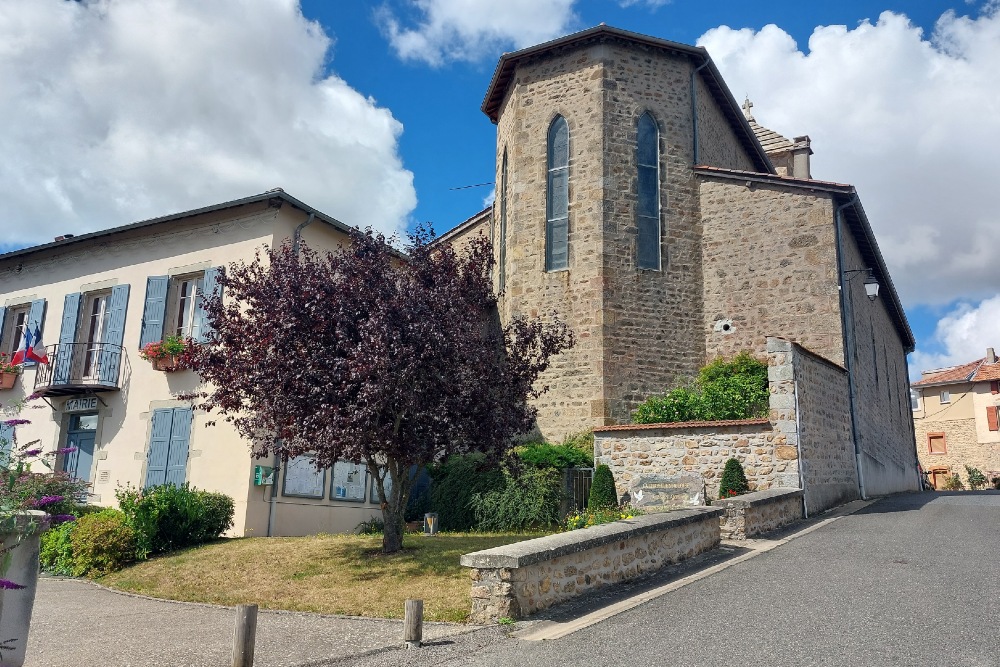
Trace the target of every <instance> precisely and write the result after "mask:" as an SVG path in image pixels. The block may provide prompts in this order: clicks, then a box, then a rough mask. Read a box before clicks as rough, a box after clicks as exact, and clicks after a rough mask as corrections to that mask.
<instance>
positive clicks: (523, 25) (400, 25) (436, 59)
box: [378, 0, 576, 66]
mask: <svg viewBox="0 0 1000 667" xmlns="http://www.w3.org/2000/svg"><path fill="white" fill-rule="evenodd" d="M574 2H575V0H545V1H544V2H539V0H503V1H502V2H497V1H496V0H408V3H407V4H408V6H409V8H410V9H412V10H414V11H415V13H416V15H418V17H419V18H417V20H416V23H415V25H413V26H412V27H408V26H407V25H405V21H404V20H402V19H400V18H399V16H398V14H397V12H394V11H393V10H392V9H391V8H389V7H388V6H383V7H382V8H381V10H380V11H379V12H378V18H379V23H380V25H381V27H382V30H383V31H384V32H385V34H386V36H387V37H388V38H389V42H390V43H391V44H392V47H393V49H395V51H396V53H397V54H398V55H399V57H400V58H402V59H404V60H417V61H423V62H426V63H428V64H430V65H435V66H437V65H442V64H444V63H446V62H449V61H456V60H466V61H474V60H479V59H480V58H483V57H485V56H490V57H493V56H495V54H496V52H497V51H499V50H503V49H505V48H510V47H513V48H514V49H520V48H524V47H527V46H532V45H534V44H538V43H540V42H544V41H547V40H549V39H552V38H554V37H559V36H561V35H563V34H565V33H566V32H568V31H569V28H570V26H571V24H572V23H573V22H574V21H575V20H576V16H575V15H574V14H573V4H574Z"/></svg>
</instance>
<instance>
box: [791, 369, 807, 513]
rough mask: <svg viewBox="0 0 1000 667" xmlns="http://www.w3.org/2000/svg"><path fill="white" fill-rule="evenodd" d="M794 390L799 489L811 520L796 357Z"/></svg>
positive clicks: (804, 508) (803, 509)
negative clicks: (803, 454)
mask: <svg viewBox="0 0 1000 667" xmlns="http://www.w3.org/2000/svg"><path fill="white" fill-rule="evenodd" d="M792 378H794V379H793V380H792V388H793V391H794V392H795V439H796V440H797V443H796V444H797V446H798V450H799V488H800V489H802V518H803V519H808V518H809V501H808V500H807V499H806V467H805V466H806V464H805V461H806V459H805V457H804V456H802V420H801V419H799V415H801V414H802V412H801V411H800V410H799V378H798V374H797V373H796V372H795V357H794V356H793V357H792Z"/></svg>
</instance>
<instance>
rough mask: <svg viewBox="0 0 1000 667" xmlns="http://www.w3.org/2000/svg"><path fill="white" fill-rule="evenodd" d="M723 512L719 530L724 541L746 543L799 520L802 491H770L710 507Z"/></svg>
mask: <svg viewBox="0 0 1000 667" xmlns="http://www.w3.org/2000/svg"><path fill="white" fill-rule="evenodd" d="M712 506H713V507H718V508H719V509H721V510H722V511H723V515H722V518H721V519H720V524H721V526H720V528H721V530H722V537H723V539H729V540H745V539H747V538H748V537H754V536H756V535H763V534H764V533H769V532H771V531H772V530H777V529H778V528H782V527H783V526H787V525H788V524H790V523H794V522H795V521H798V520H799V519H801V518H802V491H800V490H798V489H770V490H768V491H756V492H754V493H746V494H743V495H742V496H734V497H732V498H726V499H724V500H717V501H715V503H713V505H712Z"/></svg>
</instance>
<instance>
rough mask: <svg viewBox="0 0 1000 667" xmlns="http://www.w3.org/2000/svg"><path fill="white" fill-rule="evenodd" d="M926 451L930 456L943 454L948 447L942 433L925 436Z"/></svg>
mask: <svg viewBox="0 0 1000 667" xmlns="http://www.w3.org/2000/svg"><path fill="white" fill-rule="evenodd" d="M927 451H928V452H930V453H931V454H945V453H947V451H948V447H947V445H946V443H945V440H944V433H928V434H927Z"/></svg>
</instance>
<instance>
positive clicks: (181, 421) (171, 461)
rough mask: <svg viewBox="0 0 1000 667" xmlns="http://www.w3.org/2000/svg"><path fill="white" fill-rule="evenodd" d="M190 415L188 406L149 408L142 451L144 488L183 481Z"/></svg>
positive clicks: (189, 435)
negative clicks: (149, 419)
mask: <svg viewBox="0 0 1000 667" xmlns="http://www.w3.org/2000/svg"><path fill="white" fill-rule="evenodd" d="M192 419H193V413H192V411H191V408H165V409H162V410H153V419H152V425H151V428H150V434H149V449H148V451H147V452H146V484H145V486H146V487H147V488H148V487H151V486H159V485H161V484H173V485H174V486H180V485H181V484H183V483H184V482H185V480H186V478H187V460H188V449H189V446H190V441H191V422H192Z"/></svg>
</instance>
